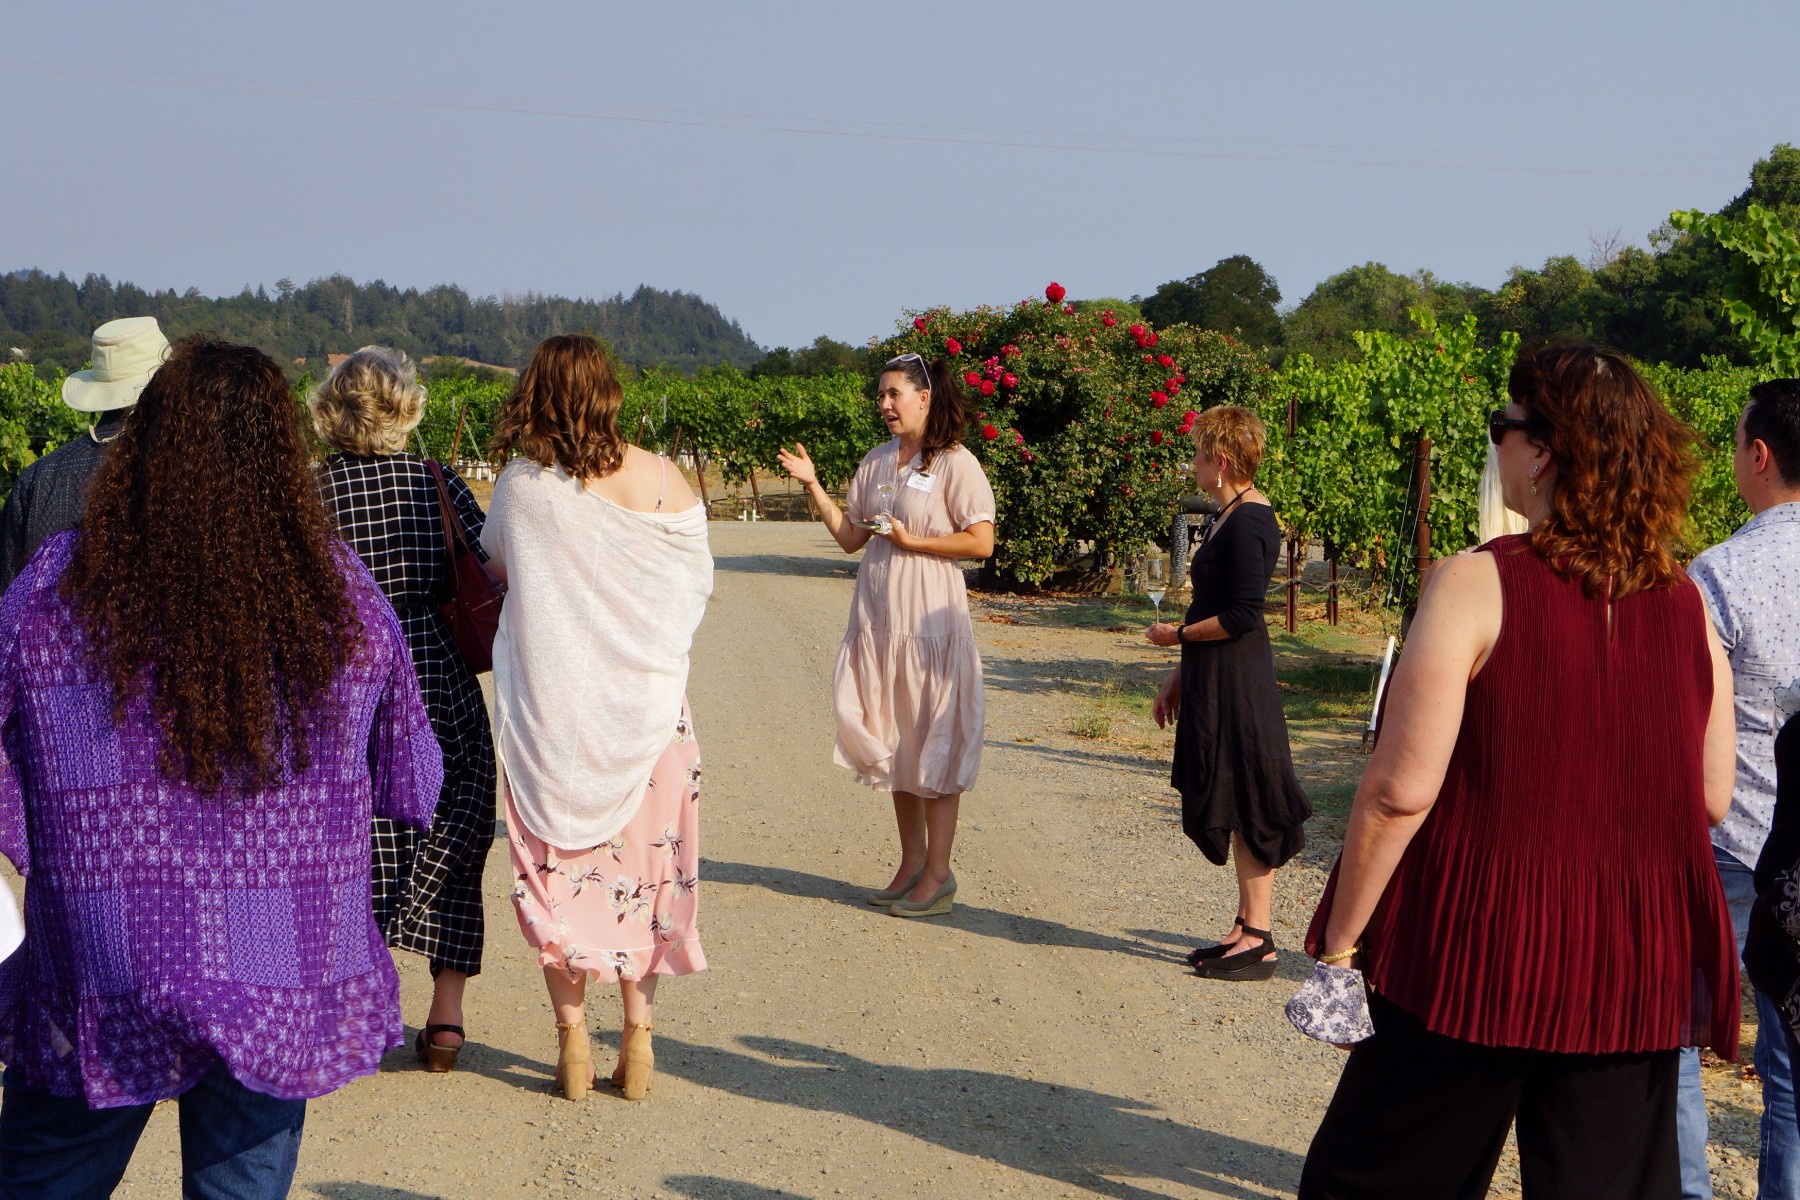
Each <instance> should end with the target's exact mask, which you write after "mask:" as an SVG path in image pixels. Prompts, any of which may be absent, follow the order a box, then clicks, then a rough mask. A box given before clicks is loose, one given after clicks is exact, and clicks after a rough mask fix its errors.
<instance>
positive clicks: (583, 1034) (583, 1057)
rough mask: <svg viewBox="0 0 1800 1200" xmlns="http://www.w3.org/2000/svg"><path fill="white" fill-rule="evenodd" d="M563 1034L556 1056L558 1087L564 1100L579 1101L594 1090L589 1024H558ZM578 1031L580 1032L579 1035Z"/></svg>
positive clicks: (578, 1022)
mask: <svg viewBox="0 0 1800 1200" xmlns="http://www.w3.org/2000/svg"><path fill="white" fill-rule="evenodd" d="M556 1028H557V1029H558V1030H559V1031H560V1032H561V1033H562V1034H563V1039H562V1046H561V1047H560V1048H559V1049H558V1051H557V1054H556V1086H557V1087H558V1088H559V1089H561V1091H562V1094H563V1099H565V1100H579V1099H581V1098H582V1097H583V1096H585V1095H587V1094H588V1093H589V1092H590V1091H592V1090H593V1088H594V1059H593V1056H592V1055H591V1054H590V1053H589V1052H588V1038H587V1022H585V1021H576V1022H574V1023H573V1024H565V1023H564V1022H562V1021H558V1022H557V1023H556ZM577 1030H579V1031H580V1033H579V1034H577V1032H576V1031H577Z"/></svg>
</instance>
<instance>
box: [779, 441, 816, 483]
mask: <svg viewBox="0 0 1800 1200" xmlns="http://www.w3.org/2000/svg"><path fill="white" fill-rule="evenodd" d="M775 460H776V461H777V462H779V463H780V464H781V469H782V470H784V471H786V472H787V473H788V474H789V475H790V476H791V477H792V478H793V479H794V481H795V482H796V483H803V484H807V483H817V482H819V473H818V471H817V470H815V469H814V468H813V460H812V456H811V455H810V454H808V453H807V452H806V444H805V443H804V442H795V443H794V448H793V450H792V451H789V450H788V449H787V447H785V446H784V447H782V448H781V449H779V450H777V451H775Z"/></svg>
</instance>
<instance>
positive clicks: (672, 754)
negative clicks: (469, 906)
mask: <svg viewBox="0 0 1800 1200" xmlns="http://www.w3.org/2000/svg"><path fill="white" fill-rule="evenodd" d="M506 834H507V839H506V840H507V843H508V845H509V846H510V848H511V850H512V863H513V893H512V897H513V910H514V912H516V913H517V914H518V917H519V929H520V931H521V932H522V933H524V935H525V940H526V942H527V943H529V944H530V945H533V946H536V947H537V948H538V964H539V965H540V966H545V967H560V968H561V969H563V970H564V971H567V972H568V974H569V978H570V979H576V978H579V977H580V975H581V973H582V972H584V971H585V972H586V973H587V974H588V975H589V976H590V977H591V978H594V979H597V980H600V981H601V982H603V983H616V982H618V981H619V980H621V979H647V978H649V977H650V976H652V975H687V974H689V973H691V972H694V971H704V970H705V969H706V955H705V953H704V952H703V951H702V950H701V949H700V930H699V915H700V743H699V742H698V741H696V740H695V738H694V723H693V717H692V716H691V715H690V713H689V712H688V707H687V702H686V701H683V702H682V705H681V718H680V720H678V721H677V722H676V724H675V729H674V735H673V736H672V737H671V738H670V739H669V745H668V747H667V748H666V749H664V750H663V752H662V757H661V758H659V759H658V760H657V762H656V766H655V767H654V768H653V769H652V770H651V772H650V786H649V788H648V790H646V791H645V793H644V802H643V804H642V805H640V806H639V807H638V810H637V814H636V815H635V816H633V817H632V818H631V820H630V821H629V822H628V823H627V824H626V826H625V828H624V829H622V830H620V831H619V832H618V833H617V834H616V835H614V837H613V838H612V840H611V841H608V842H605V843H603V844H601V845H599V846H590V847H589V848H587V849H585V850H565V849H561V848H559V847H555V846H547V845H545V844H544V842H543V841H542V840H541V839H539V838H538V836H537V835H536V834H534V833H532V832H531V831H530V830H529V829H527V828H525V823H524V822H523V821H521V820H519V815H518V813H517V812H516V811H515V810H514V809H513V803H512V794H511V792H510V791H509V792H508V793H507V796H506Z"/></svg>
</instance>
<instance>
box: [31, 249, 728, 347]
mask: <svg viewBox="0 0 1800 1200" xmlns="http://www.w3.org/2000/svg"><path fill="white" fill-rule="evenodd" d="M131 316H153V317H155V318H156V319H157V320H158V321H160V322H161V323H162V327H163V330H164V331H165V332H166V333H168V335H169V336H170V337H172V338H173V337H180V336H182V335H184V334H189V333H196V332H199V331H202V330H205V331H209V332H213V333H217V334H219V335H221V336H223V337H227V338H231V339H234V340H236V341H243V342H250V343H252V344H254V345H257V346H261V347H262V348H263V349H265V350H267V351H269V352H270V353H271V354H274V355H276V356H277V357H278V358H279V359H281V361H283V362H284V363H293V362H294V360H296V359H300V358H304V359H306V360H307V363H306V365H307V367H308V369H313V368H314V366H315V364H316V365H317V366H318V367H323V365H324V361H325V356H326V355H327V354H331V353H340V354H341V353H347V352H348V351H351V350H354V349H356V348H357V347H358V346H365V345H368V344H370V343H381V344H384V345H389V346H396V347H398V348H399V349H402V350H404V351H406V352H407V353H408V354H411V355H413V356H414V357H415V358H423V357H426V356H428V355H438V354H442V355H452V356H455V357H459V358H471V359H475V360H477V361H479V362H485V363H493V364H495V365H498V366H511V367H517V366H523V365H524V363H525V360H526V359H527V358H529V357H530V355H531V350H532V347H534V346H536V345H537V343H538V342H539V341H541V340H542V339H544V338H546V337H549V336H551V335H552V334H558V333H594V334H598V335H600V336H601V337H603V338H605V339H606V340H607V341H608V342H609V343H610V344H611V345H612V348H613V350H614V351H615V352H616V353H617V354H618V356H619V357H620V358H621V359H622V360H624V361H625V362H626V363H629V364H631V365H632V366H639V367H648V366H654V365H656V364H659V363H660V364H662V365H664V366H668V367H673V368H675V369H677V370H681V371H690V372H691V371H694V370H696V369H698V368H700V367H709V366H714V365H716V364H718V363H722V362H725V363H733V364H735V365H737V366H739V367H748V366H749V365H750V364H752V363H754V362H755V361H756V360H757V359H758V358H760V357H762V353H763V351H762V348H761V347H760V346H758V345H757V344H756V343H755V342H753V341H751V340H750V339H749V338H748V337H747V336H745V334H744V331H743V330H742V329H740V328H738V323H737V322H736V321H733V320H729V319H727V318H726V316H725V315H724V314H723V313H721V312H720V311H719V310H718V309H717V308H716V307H714V306H713V305H711V304H708V303H707V302H706V301H704V300H702V299H701V298H700V297H698V296H694V295H689V294H688V293H686V292H664V291H659V290H657V289H656V288H652V287H639V288H638V289H637V291H635V292H633V293H632V294H631V295H630V296H626V295H624V294H623V293H621V294H620V295H617V296H614V297H612V298H611V299H609V300H568V299H565V298H563V297H561V296H543V295H538V294H536V293H527V294H525V295H522V296H505V297H499V298H496V297H493V296H484V297H480V298H474V297H471V296H470V295H469V294H468V293H467V292H465V291H463V290H462V289H461V288H459V287H456V286H454V285H452V284H442V285H439V286H437V287H433V288H426V289H425V290H423V291H420V290H418V289H416V288H397V287H390V286H388V285H387V284H385V283H382V282H381V281H380V280H376V281H375V282H373V283H365V284H358V283H356V282H355V281H354V280H351V279H349V278H347V277H346V276H343V275H333V276H331V277H330V278H327V279H315V280H313V281H312V282H311V283H307V284H304V285H302V286H300V287H295V286H294V284H293V283H292V282H291V281H289V280H286V279H283V280H280V281H279V282H278V283H277V284H276V285H275V294H274V295H270V294H269V293H268V292H267V291H266V290H264V289H263V288H262V287H258V288H257V289H256V290H255V291H251V290H249V289H248V288H246V289H245V290H244V291H242V292H240V293H238V294H237V295H235V296H220V297H213V296H202V295H201V294H200V292H199V290H198V289H196V288H189V289H188V290H187V291H185V292H176V291H175V290H174V289H170V290H168V291H162V292H148V291H145V290H144V289H142V288H140V287H137V286H135V285H133V284H129V283H116V284H115V283H113V282H112V281H111V280H109V279H107V278H106V277H105V276H104V275H89V276H88V277H87V278H86V279H84V280H82V281H81V282H80V283H76V282H74V281H73V280H70V279H68V278H67V277H65V276H62V275H54V276H52V275H47V274H45V273H44V272H42V271H37V270H26V271H14V272H12V273H10V274H4V275H0V361H4V360H5V359H6V358H7V357H9V356H10V357H13V358H17V357H21V355H19V354H15V353H13V351H15V350H17V351H22V352H23V357H26V358H29V359H30V360H31V361H32V362H34V363H39V364H43V365H55V366H60V367H62V368H64V369H66V370H74V369H77V368H79V367H80V366H81V365H82V364H83V363H84V362H86V361H87V357H88V346H89V338H90V337H91V335H92V334H93V331H94V327H95V326H96V325H99V324H101V323H102V322H105V321H110V320H112V319H113V318H114V317H131Z"/></svg>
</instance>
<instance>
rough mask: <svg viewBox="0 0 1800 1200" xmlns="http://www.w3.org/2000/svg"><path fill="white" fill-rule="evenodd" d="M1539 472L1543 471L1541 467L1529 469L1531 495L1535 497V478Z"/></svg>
mask: <svg viewBox="0 0 1800 1200" xmlns="http://www.w3.org/2000/svg"><path fill="white" fill-rule="evenodd" d="M1541 470H1543V467H1542V465H1539V466H1535V467H1532V468H1531V494H1532V495H1534V496H1535V495H1537V477H1538V472H1539V471H1541Z"/></svg>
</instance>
